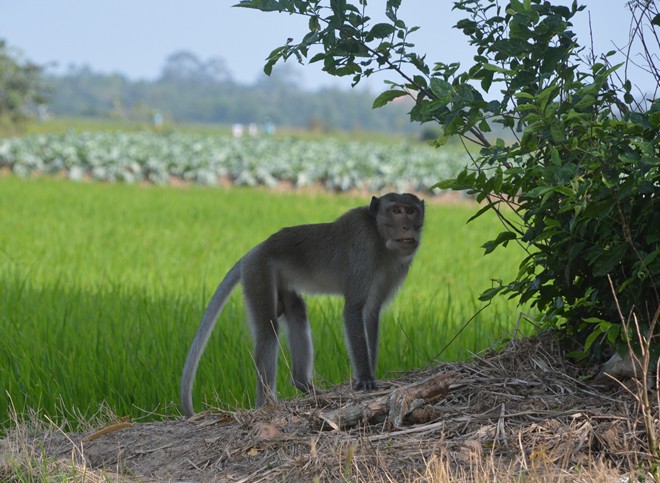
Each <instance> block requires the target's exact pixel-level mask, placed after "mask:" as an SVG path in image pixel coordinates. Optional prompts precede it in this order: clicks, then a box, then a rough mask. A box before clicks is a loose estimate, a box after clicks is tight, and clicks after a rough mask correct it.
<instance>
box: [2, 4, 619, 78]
mask: <svg viewBox="0 0 660 483" xmlns="http://www.w3.org/2000/svg"><path fill="white" fill-rule="evenodd" d="M237 1H238V0H235V1H225V0H189V1H187V2H183V1H180V0H179V1H175V0H112V1H110V0H0V38H3V39H5V40H6V41H7V42H8V43H9V45H11V46H12V47H15V48H18V49H20V50H21V51H22V52H23V54H24V56H25V57H26V58H28V59H30V60H32V61H34V62H37V63H39V64H46V63H50V62H53V63H55V64H56V66H57V69H58V70H60V71H62V70H65V69H66V68H67V67H68V66H69V65H70V64H76V65H82V64H87V65H89V66H90V67H91V68H93V69H94V70H95V71H101V72H121V73H123V74H125V75H127V76H128V77H130V78H132V79H138V78H143V79H154V78H156V77H157V76H158V75H159V73H160V71H161V68H162V66H163V63H164V60H165V58H166V57H167V56H168V55H169V54H171V53H172V52H174V51H177V50H181V49H186V50H189V51H191V52H193V53H194V54H196V55H197V56H198V57H199V58H200V59H201V60H207V59H209V58H211V57H221V58H223V59H224V60H225V61H226V63H227V65H228V67H229V69H230V70H231V72H232V74H233V77H234V78H235V79H236V80H238V81H243V82H253V81H254V80H255V79H256V78H257V76H258V75H260V74H261V69H262V67H263V63H264V58H265V57H266V56H267V54H268V53H269V52H270V51H271V50H272V49H273V48H274V47H276V46H279V45H281V44H282V43H284V42H285V41H286V39H287V37H295V38H300V33H301V32H304V29H305V23H306V22H305V20H304V19H303V18H300V17H293V16H288V15H284V14H277V13H262V12H258V11H254V10H248V9H240V8H233V7H231V5H232V4H233V3H236V2H237ZM384 3H385V2H384V1H383V0H378V1H373V2H370V5H373V7H374V10H376V9H377V10H378V11H380V10H382V7H381V6H382V5H384ZM402 3H403V5H402V8H401V18H403V19H404V20H406V22H407V24H408V25H409V26H411V25H417V26H420V27H421V30H419V31H418V32H416V33H415V34H413V35H414V37H413V38H412V41H413V43H415V44H416V45H417V47H418V51H421V52H425V53H427V54H428V57H427V59H428V60H431V61H435V60H441V61H443V62H451V61H460V62H461V63H462V64H463V65H469V64H470V61H471V57H472V55H473V54H472V50H471V49H470V47H469V46H468V45H467V43H466V41H465V37H463V35H462V34H461V33H460V32H459V31H457V30H456V29H453V28H451V27H452V26H453V25H454V24H455V23H456V21H457V20H459V19H460V18H461V17H460V15H459V14H457V13H456V12H452V11H451V5H452V2H450V1H448V0H404V1H403V2H402ZM502 3H506V2H502ZM558 3H563V4H570V2H566V1H562V2H558ZM582 3H584V4H586V5H587V7H588V9H589V10H590V11H591V22H592V27H593V36H594V44H595V47H596V50H597V51H599V52H604V51H607V50H610V49H612V48H613V44H612V41H615V42H616V43H617V44H618V45H621V46H623V45H624V44H625V42H626V40H627V38H628V29H629V15H628V13H627V10H626V8H625V3H626V2H625V0H586V1H584V2H582ZM580 18H581V20H580V21H579V23H576V26H575V30H576V31H577V32H578V34H579V35H580V38H581V39H582V41H583V42H585V41H587V39H588V16H587V15H586V14H582V15H580ZM301 69H302V72H303V73H302V82H303V84H304V85H305V86H306V87H314V86H315V85H318V84H326V85H327V84H330V83H338V82H341V83H342V85H347V86H348V85H349V84H350V82H349V81H348V80H343V81H339V80H335V79H333V78H331V77H329V76H328V75H327V74H324V73H323V72H321V70H320V67H318V66H316V65H312V66H309V67H304V68H301ZM372 85H375V87H376V88H378V87H379V86H380V81H373V82H372Z"/></svg>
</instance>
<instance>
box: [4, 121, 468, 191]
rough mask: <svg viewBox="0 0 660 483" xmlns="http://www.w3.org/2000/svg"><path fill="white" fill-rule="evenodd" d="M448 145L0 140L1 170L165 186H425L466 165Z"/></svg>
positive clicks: (159, 136) (258, 139)
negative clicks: (225, 183) (176, 183)
mask: <svg viewBox="0 0 660 483" xmlns="http://www.w3.org/2000/svg"><path fill="white" fill-rule="evenodd" d="M467 161H468V160H467V158H466V155H465V154H464V153H462V152H460V151H458V150H454V149H443V150H438V149H434V148H432V147H430V146H428V145H425V144H422V143H415V142H411V141H400V142H391V143H383V142H379V143H377V142H361V141H349V140H339V139H335V138H324V139H318V140H309V139H298V138H293V137H281V136H254V137H251V136H247V137H231V136H229V135H216V136H209V135H203V134H196V133H154V132H147V131H145V132H69V133H66V134H44V135H35V136H29V137H23V138H14V139H4V140H0V168H2V167H8V168H9V169H11V170H12V171H13V172H14V173H16V174H17V175H19V176H29V175H30V174H31V173H32V172H35V171H36V172H41V173H66V175H67V176H68V177H69V178H70V179H73V180H80V179H86V178H92V179H96V180H101V181H120V182H124V183H136V182H150V183H154V184H159V185H164V184H168V183H170V182H171V180H172V179H179V180H180V179H183V180H185V181H189V182H192V183H196V184H200V185H210V186H213V185H216V184H218V183H219V182H220V181H221V180H222V179H227V180H228V181H230V182H231V183H233V184H235V185H239V186H260V185H262V186H269V187H272V186H276V185H278V184H279V183H287V184H290V185H293V186H295V187H306V186H318V185H320V186H322V187H324V188H326V189H328V190H331V191H340V192H344V191H350V190H353V189H360V188H366V189H368V190H369V191H379V190H383V189H385V188H388V189H394V190H396V191H404V190H415V191H426V190H428V188H429V187H430V186H432V185H433V184H434V183H436V182H438V181H439V180H441V179H444V178H448V177H452V176H453V175H455V174H456V173H457V172H458V171H459V169H460V168H461V167H462V166H464V165H465V164H466V163H467Z"/></svg>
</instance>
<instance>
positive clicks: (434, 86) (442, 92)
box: [431, 77, 451, 99]
mask: <svg viewBox="0 0 660 483" xmlns="http://www.w3.org/2000/svg"><path fill="white" fill-rule="evenodd" d="M431 92H433V94H435V95H436V96H437V98H438V99H445V98H447V97H448V96H449V94H450V93H451V84H450V83H449V82H447V81H446V80H444V79H440V78H438V77H432V78H431Z"/></svg>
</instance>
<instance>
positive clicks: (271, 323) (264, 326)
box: [244, 286, 279, 406]
mask: <svg viewBox="0 0 660 483" xmlns="http://www.w3.org/2000/svg"><path fill="white" fill-rule="evenodd" d="M244 288H245V286H244ZM268 293H269V291H268V290H266V291H262V292H261V293H260V295H261V296H260V297H259V296H257V297H253V294H251V293H250V291H249V290H244V295H245V299H246V305H247V308H248V318H249V322H250V329H251V331H252V339H253V342H254V354H253V357H254V365H255V368H256V370H257V406H263V405H264V404H266V403H267V402H269V401H275V400H276V399H277V395H276V392H275V390H276V387H275V386H276V382H277V352H278V347H279V338H278V328H279V324H278V322H277V313H276V300H275V296H274V294H273V296H270V295H269V294H268Z"/></svg>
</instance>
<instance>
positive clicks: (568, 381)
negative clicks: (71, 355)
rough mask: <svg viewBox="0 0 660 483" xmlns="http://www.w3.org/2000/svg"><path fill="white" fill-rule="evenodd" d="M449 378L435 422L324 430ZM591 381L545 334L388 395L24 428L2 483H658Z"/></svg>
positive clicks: (8, 454) (633, 413)
mask: <svg viewBox="0 0 660 483" xmlns="http://www.w3.org/2000/svg"><path fill="white" fill-rule="evenodd" d="M438 373H451V374H452V378H453V380H454V382H453V384H452V385H451V387H450V391H449V393H448V394H447V395H446V396H444V397H443V398H441V399H439V400H437V401H435V402H433V403H431V404H426V405H425V404H423V403H420V404H421V408H418V410H419V409H421V413H423V414H425V415H426V416H425V419H424V422H420V419H419V418H417V419H414V421H416V422H414V423H411V419H410V417H409V418H408V419H406V420H404V424H402V425H401V426H400V427H392V425H391V423H390V422H388V420H387V418H375V419H373V418H369V417H368V415H365V422H364V423H363V424H360V425H358V426H357V427H354V428H351V429H344V430H336V429H332V428H330V427H329V425H327V424H323V418H322V417H319V415H323V414H325V413H328V412H332V411H336V410H338V409H340V408H342V407H345V406H347V405H353V406H359V405H360V404H362V405H363V406H366V405H367V402H368V401H369V400H372V399H373V398H377V397H382V396H383V395H385V394H387V393H388V392H389V391H393V390H394V389H397V388H398V389H400V390H401V388H404V387H405V386H406V385H407V384H410V383H414V382H417V381H420V380H423V379H426V378H429V377H431V376H433V375H436V374H438ZM583 376H584V374H582V373H581V371H580V370H579V369H578V368H577V367H575V366H573V365H571V364H569V363H567V362H565V358H564V357H563V355H562V354H561V351H560V348H559V345H558V343H557V342H556V341H555V340H554V339H553V338H552V336H550V335H544V336H540V337H537V338H534V339H528V340H523V341H516V342H514V343H512V344H511V345H510V346H509V347H507V348H506V349H504V350H502V351H500V352H497V353H488V354H483V355H480V356H477V357H475V359H474V360H473V361H471V362H467V363H451V364H438V365H437V366H435V367H433V368H430V369H428V370H426V371H420V372H416V373H411V374H407V375H405V376H403V377H400V378H397V379H393V380H390V381H388V383H387V386H388V387H387V388H386V389H385V390H383V391H381V392H379V393H377V394H373V393H372V394H366V395H365V394H357V393H353V392H352V391H351V390H350V389H349V388H347V387H339V388H337V389H335V390H333V391H330V392H328V393H325V394H322V395H318V396H317V397H315V398H313V397H309V398H304V399H296V400H292V401H286V402H281V403H279V404H277V405H273V406H269V407H266V408H263V409H260V410H250V411H241V412H208V413H204V414H201V415H198V416H196V417H194V418H191V419H189V420H182V419H177V420H173V421H163V422H158V423H146V424H133V425H129V424H127V423H126V422H124V421H115V422H114V423H111V424H106V426H105V427H101V426H99V427H97V428H96V430H91V431H87V432H84V433H75V434H63V433H62V432H61V431H59V430H58V429H57V428H54V427H52V426H49V427H43V426H42V427H41V428H40V429H39V431H38V432H37V433H35V432H34V431H33V430H31V431H28V430H27V429H26V427H27V426H28V425H25V424H16V425H15V427H14V428H13V430H12V432H11V434H10V435H9V437H8V438H6V439H5V440H4V441H2V442H0V479H11V478H21V477H22V478H23V480H27V479H29V478H26V475H48V474H49V472H53V473H51V474H55V475H57V476H56V477H57V478H58V479H60V480H75V481H134V480H141V481H163V480H179V481H180V480H186V481H210V480H213V481H250V482H252V481H273V480H280V481H282V480H287V481H396V482H400V481H409V482H417V481H429V482H445V481H479V482H481V481H543V482H562V481H571V482H573V481H582V482H590V481H617V480H619V481H624V480H623V479H621V478H625V477H630V478H633V477H634V478H637V477H640V476H641V477H646V478H647V479H646V481H653V480H652V479H651V478H650V476H649V475H644V473H643V468H646V467H649V466H652V464H653V463H654V462H653V460H652V458H651V457H650V455H649V454H648V451H647V447H646V440H645V430H644V425H643V420H642V415H641V414H640V411H639V403H638V401H637V399H636V398H635V397H633V395H632V394H631V393H630V392H628V391H626V390H624V389H623V388H622V387H621V386H620V385H618V384H612V385H609V386H607V387H596V386H592V385H590V384H589V383H586V382H582V381H581V379H582V378H583ZM652 399H653V400H657V399H656V398H655V396H654V397H653V398H652ZM360 407H361V406H360ZM657 409H658V408H657V407H656V408H653V413H654V415H655V418H656V424H657ZM367 421H368V422H367ZM112 424H114V426H112ZM37 479H39V478H37Z"/></svg>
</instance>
